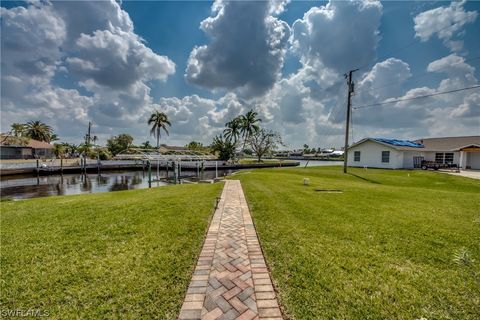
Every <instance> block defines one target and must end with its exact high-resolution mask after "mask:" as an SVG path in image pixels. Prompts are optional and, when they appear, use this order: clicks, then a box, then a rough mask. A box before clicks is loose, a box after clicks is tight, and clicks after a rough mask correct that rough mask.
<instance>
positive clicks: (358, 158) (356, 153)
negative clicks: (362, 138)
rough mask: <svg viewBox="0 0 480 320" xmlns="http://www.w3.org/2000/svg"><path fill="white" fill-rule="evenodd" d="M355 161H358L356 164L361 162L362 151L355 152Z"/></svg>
mask: <svg viewBox="0 0 480 320" xmlns="http://www.w3.org/2000/svg"><path fill="white" fill-rule="evenodd" d="M353 161H356V162H359V161H360V151H355V152H354V153H353Z"/></svg>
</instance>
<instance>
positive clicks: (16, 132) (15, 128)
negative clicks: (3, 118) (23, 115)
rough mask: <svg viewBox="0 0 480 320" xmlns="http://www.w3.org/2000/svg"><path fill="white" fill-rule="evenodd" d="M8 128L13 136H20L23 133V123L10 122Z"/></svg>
mask: <svg viewBox="0 0 480 320" xmlns="http://www.w3.org/2000/svg"><path fill="white" fill-rule="evenodd" d="M10 128H11V130H10V132H11V134H12V135H13V136H14V137H21V136H23V135H24V134H25V124H23V123H12V125H11V126H10Z"/></svg>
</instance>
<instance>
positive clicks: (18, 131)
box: [2, 110, 283, 161]
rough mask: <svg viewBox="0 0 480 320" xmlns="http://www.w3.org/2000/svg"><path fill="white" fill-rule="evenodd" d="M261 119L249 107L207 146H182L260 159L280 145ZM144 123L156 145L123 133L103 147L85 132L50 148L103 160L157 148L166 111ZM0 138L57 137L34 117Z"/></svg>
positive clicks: (23, 140)
mask: <svg viewBox="0 0 480 320" xmlns="http://www.w3.org/2000/svg"><path fill="white" fill-rule="evenodd" d="M261 122H262V120H261V119H260V118H258V113H257V112H255V111H254V110H250V111H248V112H247V113H246V114H244V115H239V116H237V117H235V118H233V119H232V120H230V121H228V122H227V123H226V124H225V129H224V130H223V132H222V133H221V134H219V135H217V136H215V137H214V138H213V141H212V143H211V144H210V145H209V146H204V145H203V144H202V143H200V142H197V141H191V142H190V143H188V144H187V145H186V146H185V148H186V149H189V150H193V151H201V152H210V153H214V154H216V155H217V156H218V157H219V158H220V159H221V160H223V161H229V160H232V161H237V160H238V157H237V155H241V154H246V155H253V154H255V156H256V157H257V160H258V161H261V159H262V157H263V156H265V155H266V154H268V153H270V152H272V151H273V150H275V149H276V148H277V146H279V145H283V143H282V140H281V138H280V135H279V134H278V133H276V132H274V131H271V130H267V129H264V128H262V127H261V126H260V123H261ZM147 125H148V126H149V127H150V135H151V136H153V137H154V138H155V139H156V147H154V146H152V145H151V144H150V142H149V141H145V142H143V143H142V144H140V145H137V146H135V145H134V144H133V140H134V139H133V137H132V136H131V135H129V134H126V133H122V134H119V135H116V136H112V137H110V138H109V139H108V140H107V143H106V145H105V147H102V146H99V145H97V144H96V142H97V141H98V138H97V136H95V135H93V136H90V134H86V135H85V142H84V143H81V144H78V145H77V144H73V143H68V142H58V143H54V145H53V146H54V149H53V151H54V153H55V155H56V156H57V157H78V156H81V155H82V156H88V157H91V158H99V159H102V160H104V159H109V158H111V157H112V156H115V155H117V154H119V153H122V152H126V151H127V150H129V149H143V150H150V151H155V150H158V148H159V147H160V146H161V145H160V139H161V137H162V132H164V133H165V134H166V135H169V129H170V127H171V126H172V124H171V122H170V120H169V118H168V115H167V114H166V113H164V112H161V111H158V110H156V111H154V112H153V113H152V114H151V115H150V117H149V119H148V121H147ZM2 139H3V141H2V143H5V144H16V145H27V144H28V141H29V139H35V140H39V141H45V142H48V143H51V142H54V141H57V140H59V139H58V136H57V135H56V134H55V132H54V130H53V129H52V127H51V126H49V125H47V124H45V123H43V122H41V121H38V120H37V121H29V122H27V123H13V124H12V125H11V130H10V131H9V132H8V134H7V135H5V136H3V137H2Z"/></svg>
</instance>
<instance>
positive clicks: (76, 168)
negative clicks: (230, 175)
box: [0, 160, 300, 176]
mask: <svg viewBox="0 0 480 320" xmlns="http://www.w3.org/2000/svg"><path fill="white" fill-rule="evenodd" d="M79 162H80V163H78V164H75V165H68V166H63V165H62V164H61V163H58V161H57V162H55V163H49V162H40V161H37V162H30V163H29V164H27V165H24V164H18V165H15V164H11V165H9V166H3V165H2V166H1V170H0V176H10V175H18V174H38V175H55V174H61V173H82V172H84V173H98V172H103V171H119V170H142V171H147V170H148V166H149V165H150V167H151V169H152V170H157V168H158V169H159V170H172V168H175V167H177V166H180V168H181V170H184V171H198V170H205V171H211V170H242V169H258V168H276V167H296V166H299V165H300V162H299V161H278V162H265V163H247V164H241V163H227V162H223V161H211V160H209V161H155V160H153V161H140V160H122V161H117V160H113V161H108V160H107V161H96V160H93V161H83V160H81V161H79Z"/></svg>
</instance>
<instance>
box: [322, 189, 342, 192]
mask: <svg viewBox="0 0 480 320" xmlns="http://www.w3.org/2000/svg"><path fill="white" fill-rule="evenodd" d="M315 191H316V192H323V193H343V190H340V189H315Z"/></svg>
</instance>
